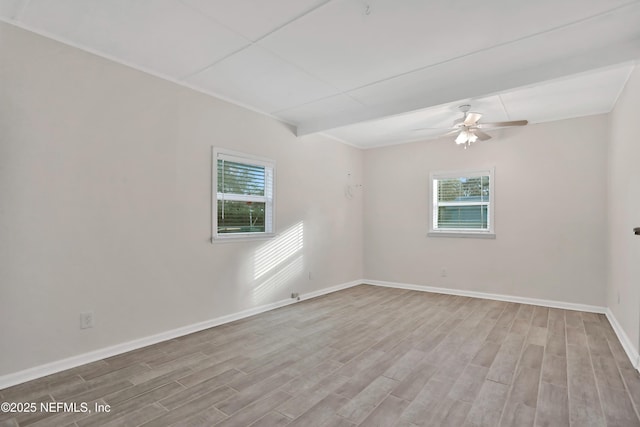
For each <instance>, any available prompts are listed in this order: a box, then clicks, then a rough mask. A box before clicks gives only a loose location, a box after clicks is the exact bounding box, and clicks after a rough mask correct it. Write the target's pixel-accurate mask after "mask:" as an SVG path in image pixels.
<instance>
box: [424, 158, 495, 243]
mask: <svg viewBox="0 0 640 427" xmlns="http://www.w3.org/2000/svg"><path fill="white" fill-rule="evenodd" d="M493 192H494V191H493V169H488V170H481V171H468V172H442V173H433V174H431V207H432V219H431V229H430V232H429V235H430V236H447V237H489V238H495V234H494V231H493Z"/></svg>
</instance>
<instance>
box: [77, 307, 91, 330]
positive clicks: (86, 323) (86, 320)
mask: <svg viewBox="0 0 640 427" xmlns="http://www.w3.org/2000/svg"><path fill="white" fill-rule="evenodd" d="M88 328H93V312H92V311H87V312H84V313H80V329H88Z"/></svg>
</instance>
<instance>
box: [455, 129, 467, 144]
mask: <svg viewBox="0 0 640 427" xmlns="http://www.w3.org/2000/svg"><path fill="white" fill-rule="evenodd" d="M468 140H469V132H467V131H466V130H462V131H460V133H459V134H458V136H457V137H456V144H465V143H466V142H467V141H468Z"/></svg>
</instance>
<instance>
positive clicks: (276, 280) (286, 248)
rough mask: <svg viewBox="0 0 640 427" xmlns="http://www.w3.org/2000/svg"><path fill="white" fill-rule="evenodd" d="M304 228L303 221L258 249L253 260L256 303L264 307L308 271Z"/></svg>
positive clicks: (254, 300) (253, 294)
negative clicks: (274, 295) (305, 265)
mask: <svg viewBox="0 0 640 427" xmlns="http://www.w3.org/2000/svg"><path fill="white" fill-rule="evenodd" d="M303 247H304V226H303V223H302V221H300V222H298V223H296V224H294V225H293V226H291V227H289V228H288V229H286V230H285V231H284V232H282V233H281V234H280V235H278V237H276V238H275V239H273V240H271V241H269V242H267V243H265V244H264V245H262V246H260V247H259V248H258V249H256V252H255V255H254V257H253V260H254V262H253V264H254V265H253V267H254V268H253V271H254V274H253V282H254V283H253V293H252V298H253V302H254V303H258V304H259V303H264V302H267V301H268V300H269V299H270V296H271V295H272V294H273V293H274V292H276V291H277V290H278V289H281V288H283V287H285V286H287V285H288V284H289V283H290V282H291V281H292V280H294V279H295V278H296V277H299V276H300V274H301V273H302V271H303V269H304V255H303V254H302V252H301V251H302V248H303Z"/></svg>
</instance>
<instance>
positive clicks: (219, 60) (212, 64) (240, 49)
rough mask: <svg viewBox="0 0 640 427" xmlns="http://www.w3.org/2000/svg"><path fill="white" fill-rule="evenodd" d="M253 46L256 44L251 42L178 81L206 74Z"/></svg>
mask: <svg viewBox="0 0 640 427" xmlns="http://www.w3.org/2000/svg"><path fill="white" fill-rule="evenodd" d="M253 45H254V43H253V42H252V41H249V43H248V44H246V45H244V46H242V47H241V48H239V49H236V50H234V51H232V52H229V53H227V54H226V55H224V56H223V57H221V58H218V59H216V60H215V61H213V62H212V63H210V64H209V65H207V66H205V67H203V68H200V69H198V70H196V71H193V72H191V73H189V74H185V75H184V76H181V77H179V78H178V80H187V79H190V78H191V77H193V76H196V75H198V74H200V73H202V72H204V71H207V70H208V69H210V68H212V67H214V66H216V65H218V64H219V63H221V62H222V61H224V60H225V59H229V58H231V57H232V56H233V55H235V54H236V53H240V52H242V51H243V50H245V49H248V48H250V47H251V46H253Z"/></svg>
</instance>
